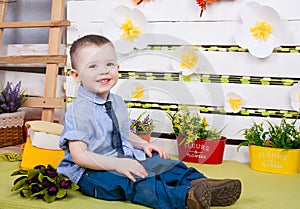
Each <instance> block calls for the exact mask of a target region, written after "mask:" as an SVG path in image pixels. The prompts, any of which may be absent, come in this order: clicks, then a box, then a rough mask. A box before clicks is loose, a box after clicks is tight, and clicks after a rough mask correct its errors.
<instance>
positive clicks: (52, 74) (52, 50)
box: [0, 0, 70, 122]
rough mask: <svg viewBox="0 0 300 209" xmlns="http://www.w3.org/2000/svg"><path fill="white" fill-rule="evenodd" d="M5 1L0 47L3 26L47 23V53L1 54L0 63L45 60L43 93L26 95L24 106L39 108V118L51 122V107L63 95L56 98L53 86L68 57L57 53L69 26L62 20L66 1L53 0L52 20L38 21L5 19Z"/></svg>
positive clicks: (3, 0) (0, 6)
mask: <svg viewBox="0 0 300 209" xmlns="http://www.w3.org/2000/svg"><path fill="white" fill-rule="evenodd" d="M7 4H8V1H7V0H0V47H1V46H2V38H3V37H2V36H3V32H4V29H5V28H34V27H50V29H49V41H48V54H47V55H26V56H0V64H7V63H12V64H22V63H46V78H45V86H44V97H28V99H27V101H26V103H25V104H24V106H25V107H38V108H42V118H41V119H42V120H45V121H51V122H52V121H53V120H54V110H55V109H56V108H62V105H63V98H56V86H57V78H58V71H59V64H61V63H63V64H66V61H67V56H66V55H60V46H61V37H62V28H63V27H66V26H70V22H69V21H67V20H64V6H65V1H64V0H52V11H51V20H49V21H37V22H5V16H6V10H7Z"/></svg>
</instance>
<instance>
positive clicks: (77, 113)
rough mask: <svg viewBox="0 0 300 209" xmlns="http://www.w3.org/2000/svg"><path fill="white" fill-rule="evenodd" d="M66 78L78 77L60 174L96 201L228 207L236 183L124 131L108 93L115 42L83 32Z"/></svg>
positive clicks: (115, 100) (114, 71)
mask: <svg viewBox="0 0 300 209" xmlns="http://www.w3.org/2000/svg"><path fill="white" fill-rule="evenodd" d="M70 55H71V64H72V68H73V69H72V70H71V75H72V76H73V77H74V79H75V80H77V81H79V82H80V84H81V85H80V86H79V90H78V97H77V98H76V100H75V101H74V103H73V104H72V105H71V106H70V107H69V108H68V110H67V112H66V114H65V124H64V130H63V132H62V134H61V139H60V147H61V148H62V149H63V150H64V152H65V155H64V158H63V159H62V161H61V162H60V164H59V166H58V172H59V173H61V174H64V175H66V176H68V177H69V178H71V179H72V180H73V182H74V183H77V184H78V185H79V186H80V190H81V191H82V192H83V193H85V194H87V195H89V196H93V197H95V198H100V199H105V200H128V201H130V202H132V203H136V204H141V205H145V206H148V207H152V208H162V209H174V208H177V209H185V208H189V209H202V208H203V209H207V208H210V206H217V205H219V206H227V205H231V204H233V203H234V202H235V201H236V200H237V199H238V198H239V197H240V193H241V182H240V181H239V180H232V179H225V180H216V179H207V178H206V177H205V176H204V175H203V174H202V173H200V172H199V171H197V170H196V169H194V168H192V167H187V166H186V165H185V164H184V163H182V162H181V161H178V160H171V159H169V156H168V153H167V152H166V151H165V150H164V149H162V148H160V147H158V146H156V145H153V144H151V143H148V142H146V141H144V140H142V139H140V138H139V137H138V136H136V135H135V134H133V133H131V132H130V131H129V128H130V119H129V116H128V111H127V108H126V105H125V103H124V101H123V99H122V98H121V97H120V96H118V95H116V94H113V93H111V92H110V90H111V88H112V87H114V85H115V84H116V83H117V81H118V70H119V65H118V62H117V56H116V53H115V50H114V47H113V44H112V43H111V42H110V41H109V40H108V39H107V38H105V37H103V36H99V35H87V36H84V37H82V38H79V39H78V40H76V41H75V42H74V43H73V44H72V46H71V49H70Z"/></svg>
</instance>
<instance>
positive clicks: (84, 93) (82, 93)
mask: <svg viewBox="0 0 300 209" xmlns="http://www.w3.org/2000/svg"><path fill="white" fill-rule="evenodd" d="M78 97H82V98H85V99H87V100H88V101H90V102H93V103H96V104H100V105H104V103H105V102H106V101H105V100H104V99H102V98H101V97H99V96H97V94H95V93H94V92H91V91H89V90H87V89H86V88H84V87H83V86H82V85H80V86H79V89H78ZM107 101H113V99H112V95H111V94H110V93H109V94H108V98H107Z"/></svg>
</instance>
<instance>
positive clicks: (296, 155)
mask: <svg viewBox="0 0 300 209" xmlns="http://www.w3.org/2000/svg"><path fill="white" fill-rule="evenodd" d="M296 121H297V119H295V120H294V121H293V122H291V123H288V122H287V120H286V118H283V119H282V120H281V122H280V124H279V125H276V124H273V123H271V122H270V121H267V124H264V123H260V124H258V123H255V122H254V123H253V125H252V126H251V127H250V128H249V129H244V130H243V131H244V132H243V135H244V137H245V139H246V140H245V141H244V142H242V143H240V145H239V147H238V149H239V148H240V146H249V153H250V166H251V168H252V169H253V170H257V171H264V172H271V173H282V174H291V173H298V172H299V168H300V131H299V127H297V126H296Z"/></svg>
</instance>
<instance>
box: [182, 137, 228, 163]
mask: <svg viewBox="0 0 300 209" xmlns="http://www.w3.org/2000/svg"><path fill="white" fill-rule="evenodd" d="M176 139H177V144H178V157H179V159H180V160H181V161H184V162H192V163H202V164H221V163H222V161H223V154H224V148H225V144H226V139H227V138H226V137H223V136H222V137H221V139H220V140H218V141H212V140H203V139H199V140H196V141H194V142H192V143H189V144H185V143H182V144H180V143H181V141H182V140H183V138H182V137H180V136H176Z"/></svg>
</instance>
